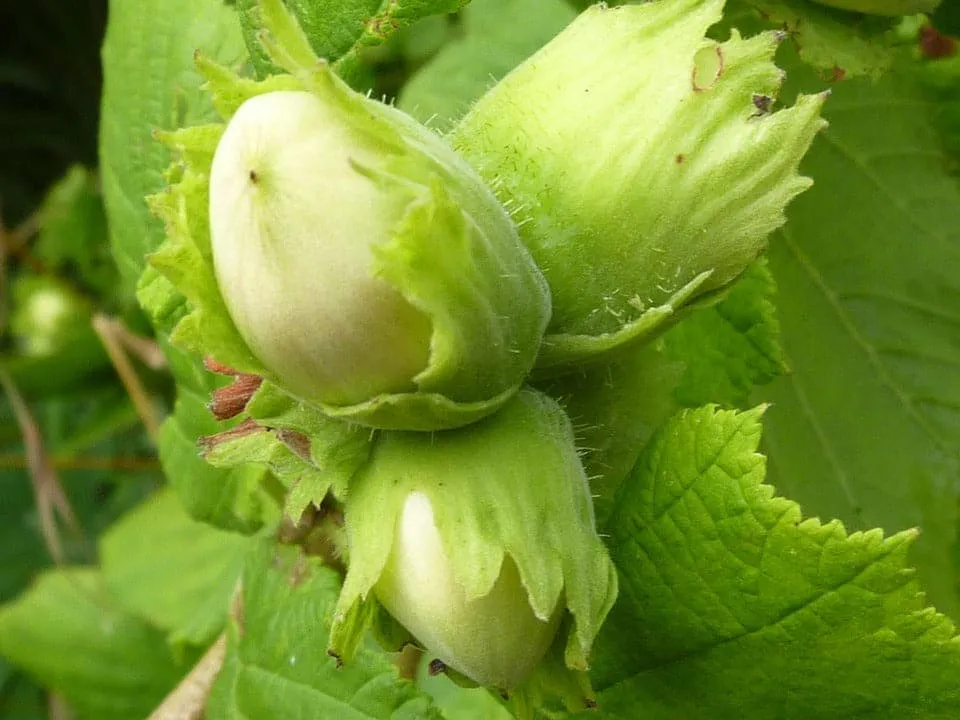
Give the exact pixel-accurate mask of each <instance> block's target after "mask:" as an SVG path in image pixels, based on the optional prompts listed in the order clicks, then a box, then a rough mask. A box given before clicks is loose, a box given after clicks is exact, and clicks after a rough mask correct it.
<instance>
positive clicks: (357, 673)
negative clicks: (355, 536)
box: [206, 540, 442, 720]
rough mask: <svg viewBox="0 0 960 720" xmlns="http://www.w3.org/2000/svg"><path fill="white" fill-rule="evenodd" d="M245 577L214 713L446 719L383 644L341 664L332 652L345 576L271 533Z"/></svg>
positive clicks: (293, 718)
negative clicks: (278, 542) (385, 651)
mask: <svg viewBox="0 0 960 720" xmlns="http://www.w3.org/2000/svg"><path fill="white" fill-rule="evenodd" d="M242 583H243V592H242V595H241V599H240V604H241V608H242V609H241V611H240V612H239V613H238V614H237V616H236V617H235V618H233V619H232V620H231V622H230V626H229V641H228V645H227V656H226V660H225V662H224V669H223V671H222V672H221V674H220V676H219V678H218V680H217V683H216V685H215V686H214V690H213V693H212V695H211V698H210V702H209V704H208V706H207V714H206V717H207V720H226V719H229V720H241V719H249V720H260V719H261V718H262V719H263V720H267V718H283V719H284V720H314V719H315V718H328V717H329V718H338V719H339V718H343V720H362V719H366V720H375V719H376V720H386V719H387V718H389V719H390V720H421V719H422V720H440V718H441V717H442V716H441V715H440V713H439V711H438V710H437V709H436V708H434V707H433V706H432V703H431V701H430V699H429V698H428V697H427V696H426V695H424V694H423V693H421V692H420V691H418V690H417V689H416V687H415V686H414V685H413V683H411V682H409V681H405V680H401V679H399V677H398V675H397V670H396V668H395V667H394V666H393V665H392V664H391V663H390V660H389V659H388V658H387V657H386V656H385V655H383V653H382V652H379V651H376V650H366V649H364V650H362V651H361V652H359V653H357V655H356V656H355V657H354V659H353V661H352V662H351V663H350V664H348V665H346V666H344V667H342V668H338V667H337V663H336V661H335V660H334V659H333V658H332V657H330V656H329V655H328V654H327V647H328V636H329V627H330V619H331V616H332V613H333V608H334V605H335V604H336V601H337V595H338V593H339V592H340V578H339V576H338V575H337V574H336V573H335V572H334V571H333V570H330V569H329V568H325V567H323V566H322V565H321V564H320V563H319V561H318V560H317V559H316V558H309V557H306V556H303V555H301V554H300V553H299V551H298V550H297V549H295V548H292V547H283V546H276V545H274V544H273V542H271V541H270V540H264V541H262V542H261V543H259V545H258V546H257V547H256V548H255V549H254V550H253V551H252V552H251V553H250V554H249V556H248V558H247V563H246V567H245V568H244V572H243V580H242Z"/></svg>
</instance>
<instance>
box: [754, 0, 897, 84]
mask: <svg viewBox="0 0 960 720" xmlns="http://www.w3.org/2000/svg"><path fill="white" fill-rule="evenodd" d="M745 2H746V3H747V4H748V5H750V6H752V7H753V8H755V9H756V10H757V11H759V13H760V14H761V15H762V17H763V18H764V19H765V20H766V21H768V22H771V23H773V24H774V25H776V26H778V27H780V28H782V29H783V30H784V31H785V32H786V33H787V35H788V36H789V37H790V38H791V39H792V40H793V42H794V44H795V46H796V47H797V48H798V49H799V51H800V57H801V58H802V59H803V61H804V62H805V63H807V64H808V65H811V66H812V67H814V68H816V69H817V70H820V71H821V72H822V73H823V74H824V75H825V76H826V77H828V78H829V77H834V78H836V79H842V78H843V77H857V76H860V75H868V76H871V77H874V78H876V77H879V76H880V75H881V74H882V73H883V72H884V71H885V70H887V69H889V68H890V66H891V65H892V64H893V60H894V58H895V57H896V50H895V48H894V47H893V46H892V42H893V38H892V37H891V32H890V31H891V30H892V28H893V26H894V22H893V20H891V19H890V18H880V17H868V16H865V15H857V14H853V13H848V12H843V11H841V10H834V9H833V8H827V7H822V6H818V5H816V4H814V3H813V2H811V1H810V0H745Z"/></svg>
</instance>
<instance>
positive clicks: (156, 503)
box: [100, 488, 251, 645]
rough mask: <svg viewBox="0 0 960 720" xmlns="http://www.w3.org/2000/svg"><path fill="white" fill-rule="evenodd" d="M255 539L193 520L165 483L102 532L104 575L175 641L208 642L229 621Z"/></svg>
mask: <svg viewBox="0 0 960 720" xmlns="http://www.w3.org/2000/svg"><path fill="white" fill-rule="evenodd" d="M250 543H251V540H250V539H249V538H247V537H244V536H242V535H237V534H234V533H228V532H223V531H221V530H216V529H214V528H212V527H210V526H209V525H205V524H203V523H199V522H197V521H196V520H194V519H192V518H191V517H190V516H189V515H187V513H186V511H185V510H184V509H183V506H182V505H181V504H180V501H179V499H178V498H177V495H176V493H174V492H173V491H172V490H171V489H169V488H167V489H164V490H162V491H160V492H159V493H157V494H156V495H155V496H153V497H152V498H150V499H149V500H147V501H146V502H145V503H143V504H142V505H141V506H140V507H138V508H136V509H135V510H134V511H132V512H130V513H127V514H126V515H125V516H124V517H123V518H122V519H121V520H120V521H119V522H117V523H116V524H115V525H114V526H113V527H111V528H110V529H109V530H108V531H107V532H106V534H104V535H103V536H102V537H101V539H100V558H101V565H102V568H103V577H104V581H105V582H106V585H107V587H108V588H109V590H110V592H111V593H112V595H113V596H114V597H115V598H116V600H117V603H118V604H119V605H120V606H122V607H123V608H124V610H126V611H127V612H129V613H131V614H134V615H137V616H139V617H142V618H144V619H145V620H147V621H149V622H150V623H152V624H153V625H156V626H157V627H159V628H161V629H163V630H168V631H169V632H170V640H171V642H174V643H176V642H187V643H190V644H194V645H203V644H206V643H208V642H210V641H211V640H213V638H214V636H216V634H217V633H218V632H219V631H220V629H221V628H222V627H223V625H224V623H225V622H226V618H227V610H228V608H229V605H230V598H231V596H232V595H233V591H234V587H235V586H236V584H237V581H238V580H239V578H240V571H241V569H242V567H243V560H244V557H245V555H246V553H247V550H248V549H249V547H250Z"/></svg>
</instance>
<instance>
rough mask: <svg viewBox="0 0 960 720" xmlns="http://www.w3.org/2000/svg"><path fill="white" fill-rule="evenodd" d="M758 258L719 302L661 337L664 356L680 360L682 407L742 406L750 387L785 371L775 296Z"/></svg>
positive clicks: (766, 381)
mask: <svg viewBox="0 0 960 720" xmlns="http://www.w3.org/2000/svg"><path fill="white" fill-rule="evenodd" d="M775 294H776V282H775V281H774V279H773V276H772V275H771V274H770V270H769V269H768V268H767V263H766V261H765V260H760V261H758V262H756V263H754V264H753V265H751V266H750V267H749V268H747V270H745V271H744V273H743V275H742V276H741V277H740V278H739V279H738V280H737V281H736V283H734V284H733V285H732V286H731V288H730V289H729V291H728V293H727V294H726V296H725V297H724V298H723V300H721V301H720V302H719V303H717V304H715V305H712V306H710V307H707V308H701V309H699V310H697V311H695V312H693V313H692V314H691V315H690V316H689V317H687V318H684V320H683V321H681V322H680V323H678V324H677V326H676V327H674V328H672V329H671V330H670V331H669V332H668V333H667V334H666V335H665V336H664V338H663V342H664V346H665V348H666V354H667V356H668V357H669V358H670V359H672V360H675V361H677V362H682V363H683V365H684V373H683V378H682V380H681V381H680V384H679V386H678V387H677V390H676V394H677V399H678V401H679V402H680V404H681V405H683V406H684V407H697V406H699V405H705V404H707V403H718V404H720V405H724V406H727V407H741V408H742V407H745V406H746V405H747V398H748V396H749V394H750V392H751V391H752V390H753V389H754V388H755V387H757V386H758V385H764V384H765V383H768V382H770V381H771V380H772V379H773V378H775V377H777V376H778V375H780V374H782V373H783V372H784V371H785V370H786V361H785V360H784V357H783V349H782V348H781V347H780V341H779V335H780V324H779V321H778V320H777V316H776V308H775V305H774V296H775Z"/></svg>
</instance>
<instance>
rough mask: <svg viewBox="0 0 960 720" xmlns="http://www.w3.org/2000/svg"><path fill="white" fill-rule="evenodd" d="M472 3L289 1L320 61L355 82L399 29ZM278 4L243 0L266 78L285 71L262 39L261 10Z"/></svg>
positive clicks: (256, 59) (257, 65)
mask: <svg viewBox="0 0 960 720" xmlns="http://www.w3.org/2000/svg"><path fill="white" fill-rule="evenodd" d="M469 1H470V0H325V1H323V2H317V0H284V4H285V5H287V7H288V8H289V9H290V10H292V11H293V14H294V15H295V16H296V18H297V21H298V22H299V24H300V26H301V28H303V31H304V33H305V34H306V36H307V39H308V40H309V41H310V45H311V47H313V51H314V52H315V53H316V54H317V56H318V57H321V58H325V59H326V60H329V61H330V62H331V63H335V64H336V67H337V70H338V71H339V72H340V74H341V75H343V76H344V77H345V78H347V79H348V80H353V79H354V77H355V74H356V73H357V71H358V69H359V65H360V62H361V55H362V53H363V52H364V50H366V49H368V48H371V47H374V46H376V45H380V44H382V43H384V42H386V40H387V39H388V38H389V37H390V36H391V35H393V33H395V32H396V31H397V30H399V29H401V28H404V27H407V26H409V25H412V24H413V23H415V22H416V21H417V20H420V19H422V18H425V17H428V16H430V15H437V14H442V13H451V12H454V11H455V10H458V9H459V8H460V7H462V6H463V5H466V4H467V3H468V2H469ZM271 3H272V0H266V1H265V0H237V9H238V11H239V14H240V22H241V24H242V26H243V35H244V39H245V40H246V43H247V48H248V49H249V51H250V57H251V60H252V62H253V66H254V69H255V70H256V71H257V73H258V75H259V76H260V77H265V76H266V75H269V74H273V73H277V72H281V71H280V69H279V68H277V67H276V66H275V65H274V64H273V63H271V62H270V60H269V58H267V56H266V54H265V53H264V51H263V49H262V47H261V45H260V41H259V39H258V35H259V34H260V33H261V32H262V31H263V27H264V23H263V21H262V19H261V12H262V10H261V8H262V7H263V6H269V5H270V4H271Z"/></svg>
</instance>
